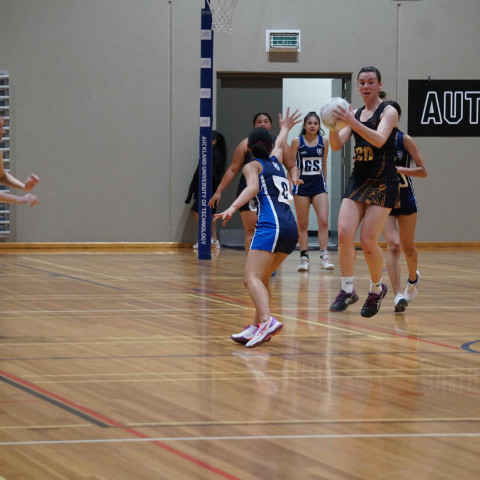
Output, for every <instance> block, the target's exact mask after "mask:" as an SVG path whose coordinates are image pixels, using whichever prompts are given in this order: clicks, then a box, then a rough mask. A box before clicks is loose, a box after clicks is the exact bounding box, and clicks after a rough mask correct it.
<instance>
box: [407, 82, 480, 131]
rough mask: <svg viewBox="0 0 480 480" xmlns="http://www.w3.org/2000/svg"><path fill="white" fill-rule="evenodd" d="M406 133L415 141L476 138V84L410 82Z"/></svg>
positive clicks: (479, 85)
mask: <svg viewBox="0 0 480 480" xmlns="http://www.w3.org/2000/svg"><path fill="white" fill-rule="evenodd" d="M408 132H409V133H410V134H411V135H414V136H417V137H422V136H423V137H438V136H441V137H476V136H480V80H410V81H409V82H408Z"/></svg>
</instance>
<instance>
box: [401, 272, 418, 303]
mask: <svg viewBox="0 0 480 480" xmlns="http://www.w3.org/2000/svg"><path fill="white" fill-rule="evenodd" d="M418 282H420V272H419V271H418V270H417V281H416V282H415V283H410V282H409V281H408V280H407V287H406V288H405V292H403V295H404V296H405V298H406V300H407V302H411V301H412V300H413V299H414V298H415V297H416V296H417V295H418Z"/></svg>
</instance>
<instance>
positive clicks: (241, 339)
mask: <svg viewBox="0 0 480 480" xmlns="http://www.w3.org/2000/svg"><path fill="white" fill-rule="evenodd" d="M244 328H245V330H243V332H240V333H234V334H233V335H232V336H231V337H230V338H231V339H232V340H233V341H234V342H237V343H241V344H242V345H246V344H247V343H248V342H249V341H250V340H251V339H252V338H253V335H254V334H255V331H256V330H257V326H256V325H247V326H246V327H244Z"/></svg>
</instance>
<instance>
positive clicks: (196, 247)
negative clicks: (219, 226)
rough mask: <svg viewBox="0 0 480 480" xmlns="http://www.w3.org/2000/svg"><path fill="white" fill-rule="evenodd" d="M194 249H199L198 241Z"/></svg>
mask: <svg viewBox="0 0 480 480" xmlns="http://www.w3.org/2000/svg"><path fill="white" fill-rule="evenodd" d="M193 249H194V250H197V249H198V242H197V243H196V244H195V245H194V246H193Z"/></svg>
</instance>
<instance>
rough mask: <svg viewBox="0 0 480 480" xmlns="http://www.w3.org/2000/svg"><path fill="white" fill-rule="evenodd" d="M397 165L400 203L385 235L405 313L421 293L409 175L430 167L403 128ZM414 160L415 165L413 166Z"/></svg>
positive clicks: (396, 305) (399, 303)
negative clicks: (403, 272) (403, 271)
mask: <svg viewBox="0 0 480 480" xmlns="http://www.w3.org/2000/svg"><path fill="white" fill-rule="evenodd" d="M385 103H387V104H389V105H391V106H392V107H393V108H395V110H397V112H398V117H399V118H400V115H401V114H402V110H401V108H400V105H399V104H398V103H397V102H394V101H387V102H385ZM395 150H396V161H395V164H396V167H397V172H398V179H399V183H400V206H399V207H398V208H392V211H391V212H390V215H389V217H388V218H387V221H386V222H385V227H384V228H383V236H384V237H385V240H386V241H387V271H388V276H389V278H390V283H391V284H392V288H393V291H394V293H395V299H394V301H393V302H394V310H395V312H397V313H398V312H403V311H405V308H406V307H407V306H408V302H411V301H412V300H413V299H414V298H415V297H416V296H417V294H418V282H419V280H420V272H419V271H418V270H417V266H418V253H417V249H416V248H415V227H416V225H417V211H418V205H417V200H416V198H415V192H414V190H413V184H412V179H411V178H410V177H426V176H427V169H426V167H425V163H424V161H423V158H422V155H421V154H420V151H419V150H418V147H417V145H416V144H415V142H414V141H413V139H412V137H411V136H410V135H407V134H405V133H403V132H401V131H400V130H398V132H397V137H396V142H395ZM411 160H413V162H414V163H415V166H414V167H413V166H410V162H411ZM401 249H403V253H404V254H405V260H406V261H407V267H408V279H407V286H406V288H405V291H404V292H403V294H402V293H401V292H400V251H401Z"/></svg>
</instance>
